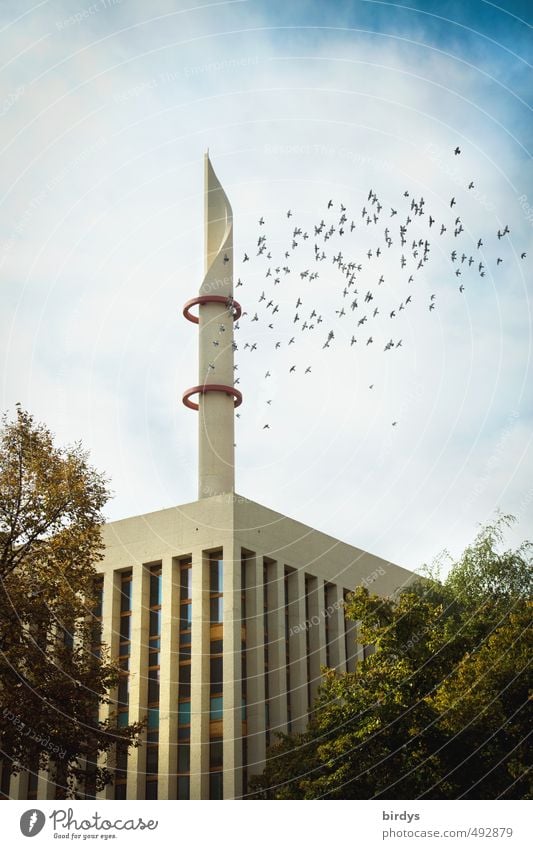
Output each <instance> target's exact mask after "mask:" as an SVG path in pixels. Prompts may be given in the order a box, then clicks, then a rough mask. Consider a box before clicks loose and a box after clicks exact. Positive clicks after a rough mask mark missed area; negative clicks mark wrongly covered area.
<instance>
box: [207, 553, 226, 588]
mask: <svg viewBox="0 0 533 849" xmlns="http://www.w3.org/2000/svg"><path fill="white" fill-rule="evenodd" d="M222 572H223V565H222V560H218V559H217V558H215V559H213V560H211V562H210V576H211V582H210V589H211V592H212V593H221V592H222Z"/></svg>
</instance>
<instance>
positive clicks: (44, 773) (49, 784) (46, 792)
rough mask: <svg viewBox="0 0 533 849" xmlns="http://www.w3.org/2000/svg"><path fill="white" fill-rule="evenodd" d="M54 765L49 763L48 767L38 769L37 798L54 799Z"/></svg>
mask: <svg viewBox="0 0 533 849" xmlns="http://www.w3.org/2000/svg"><path fill="white" fill-rule="evenodd" d="M53 774H54V765H53V763H50V768H49V769H40V770H39V780H38V782H37V798H38V799H55V796H56V785H55V782H54V780H53Z"/></svg>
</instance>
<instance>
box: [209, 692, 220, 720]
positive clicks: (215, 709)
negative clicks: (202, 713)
mask: <svg viewBox="0 0 533 849" xmlns="http://www.w3.org/2000/svg"><path fill="white" fill-rule="evenodd" d="M209 718H210V719H212V720H214V719H222V696H215V697H212V698H211V699H210V710H209Z"/></svg>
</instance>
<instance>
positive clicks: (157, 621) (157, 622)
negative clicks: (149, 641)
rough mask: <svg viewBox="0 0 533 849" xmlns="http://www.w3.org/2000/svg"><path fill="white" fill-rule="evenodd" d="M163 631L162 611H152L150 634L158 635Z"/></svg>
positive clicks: (152, 635)
mask: <svg viewBox="0 0 533 849" xmlns="http://www.w3.org/2000/svg"><path fill="white" fill-rule="evenodd" d="M160 633H161V611H160V610H151V611H150V636H151V637H156V636H158V635H159V634H160Z"/></svg>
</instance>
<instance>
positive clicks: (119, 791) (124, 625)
mask: <svg viewBox="0 0 533 849" xmlns="http://www.w3.org/2000/svg"><path fill="white" fill-rule="evenodd" d="M132 585H133V584H132V572H131V569H130V570H128V571H127V572H122V573H121V574H120V624H119V648H118V665H119V669H120V675H119V679H118V688H117V725H118V727H119V728H125V726H126V725H128V723H129V683H130V676H129V669H130V649H131V643H130V637H131V599H132ZM127 770H128V749H127V746H121V745H120V744H118V745H117V747H116V750H115V799H125V798H126V781H127V777H128V773H127Z"/></svg>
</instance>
